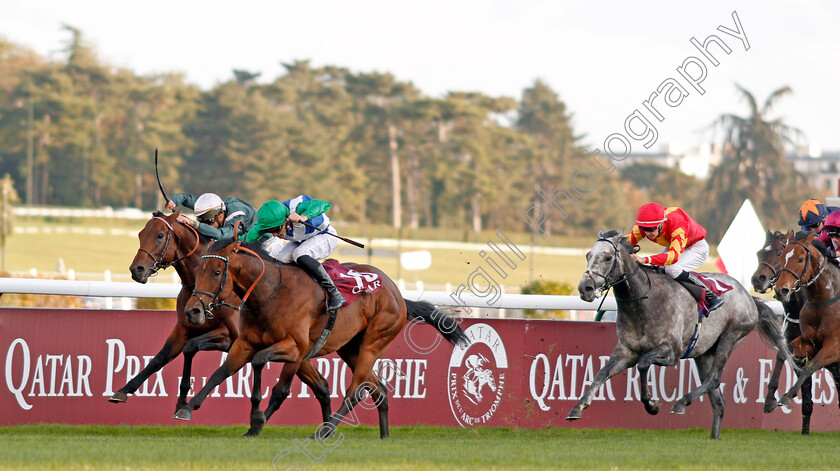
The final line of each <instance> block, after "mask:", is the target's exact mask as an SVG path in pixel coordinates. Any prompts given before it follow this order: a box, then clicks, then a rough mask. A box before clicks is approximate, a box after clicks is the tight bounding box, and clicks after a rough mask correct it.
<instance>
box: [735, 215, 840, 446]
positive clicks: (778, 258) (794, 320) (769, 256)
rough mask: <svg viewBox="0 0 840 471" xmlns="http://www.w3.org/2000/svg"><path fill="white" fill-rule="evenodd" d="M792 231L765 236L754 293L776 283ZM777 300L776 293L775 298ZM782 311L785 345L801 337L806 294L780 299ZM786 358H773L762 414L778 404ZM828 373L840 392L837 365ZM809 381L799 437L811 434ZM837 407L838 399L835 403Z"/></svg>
mask: <svg viewBox="0 0 840 471" xmlns="http://www.w3.org/2000/svg"><path fill="white" fill-rule="evenodd" d="M793 236H794V232H793V231H792V230H789V231H788V232H786V233H782V232H779V231H773V232H771V231H767V236H766V237H765V241H764V247H762V248H761V249H760V250H759V251H758V252H757V253H756V257H758V268H756V270H755V273H753V276H752V278H751V279H750V281H751V282H752V286H753V290H755V291H756V292H757V293H762V294H763V293H766V292H767V291H768V290H770V289H772V288H773V287H774V286H775V285H776V280H777V278H778V277H779V273H780V270H781V268H782V252H783V251H784V249H785V247H787V244H788V243H790V242H791V241H792V240H793ZM774 297H775V298H776V299H779V298H780V296H779V294H778V293H775V296H774ZM779 301H781V303H782V307H783V308H784V311H785V322H784V323H783V327H782V331H783V332H784V334H785V340H787V342H788V345H790V342H791V341H793V339H795V338H797V337H799V336H800V335H801V330H800V329H799V311H800V310H801V309H802V306H804V305H805V292H804V291H802V290H799V291H796V292H795V293H793V294H792V295H791V296H790V299H788V300H787V301H784V300H781V299H779ZM784 362H785V359H784V357H783V356H782V355H781V354H777V355H776V362H775V363H774V365H773V373H772V374H771V375H770V382H769V384H768V385H767V396H766V397H765V400H764V412H765V413H770V412H773V410H775V409H776V407H777V406H778V405H779V404H778V402H776V391H777V390H778V387H779V377H780V376H781V374H782V368H783V367H784ZM797 366H798V367H799V368H802V366H803V362H802V361H801V360H800V359H797ZM826 369H827V370H829V371H830V372H831V376H832V378H833V379H834V384H835V389H836V390H837V391H840V363H832V364H831V365H828V366H827V367H826ZM812 393H813V391H812V382H811V378H810V377H808V379H806V380H805V382H803V383H802V434H803V435H808V434H809V433H810V431H811V415H812V413H813V411H814V400H813V397H812ZM838 404H840V400H838Z"/></svg>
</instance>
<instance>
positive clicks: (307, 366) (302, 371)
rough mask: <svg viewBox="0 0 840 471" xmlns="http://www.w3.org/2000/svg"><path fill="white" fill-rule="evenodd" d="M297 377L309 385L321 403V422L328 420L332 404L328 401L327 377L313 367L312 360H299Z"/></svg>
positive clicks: (328, 387)
mask: <svg viewBox="0 0 840 471" xmlns="http://www.w3.org/2000/svg"><path fill="white" fill-rule="evenodd" d="M297 377H298V378H300V380H301V381H303V383H304V384H306V385H307V386H309V389H310V390H312V394H313V395H315V399H317V400H318V402H319V403H320V404H321V418H322V419H323V422H326V421H328V420H330V415H331V414H332V404H331V403H330V383H328V382H327V379H326V378H324V376H323V375H322V374H321V373H320V372H319V371H318V369H317V368H315V364H314V363H312V360H306V361H303V362H301V364H300V368H299V369H298V371H297Z"/></svg>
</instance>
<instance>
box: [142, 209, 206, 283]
mask: <svg viewBox="0 0 840 471" xmlns="http://www.w3.org/2000/svg"><path fill="white" fill-rule="evenodd" d="M152 219H159V220H161V221H163V223H164V224H165V225H166V227H167V228H168V229H169V232H167V233H166V243H164V245H163V250H162V251H161V252H160V255H159V256H155V254H153V253H152V252H150V251H148V250H146V249H145V248H143V247H140V248H139V249H138V250H140V251H142V252H146V253H147V254H149V257H151V258H152V260H154V261H155V263H154V264H152V266H151V268H149V271H150V273H149V276H154V275H156V274H157V272H158V271H160V270H165V269H167V268H169V267H171V266H172V265H174V264H176V263H178V262H180V261H181V260H184V259H185V258H187V257H189V256H190V255H192V254H194V253H195V251H196V250H198V246H199V245H200V244H201V238H200V237H199V236H198V231H196V230H195V229H194V228H192V227H190V226H187V225H184V227H187V228H189V229H190V230H191V231H193V233H195V247H193V249H192V250H190V252H189V253H188V254H186V255H184V256H183V257H180V258H176V259H175V260H172V261H171V262H164V261H163V259H164V258H165V257H166V253H167V252H169V246H170V245H171V244H172V237H173V235H174V236H175V238H177V239H178V244H177V245H176V246H175V253H176V255H177V253H178V246H180V245H181V237H179V236H178V234H177V233H176V232H175V228H174V227H172V224H170V223H169V221H167V220H166V218H162V217H160V216H155V217H153V218H152Z"/></svg>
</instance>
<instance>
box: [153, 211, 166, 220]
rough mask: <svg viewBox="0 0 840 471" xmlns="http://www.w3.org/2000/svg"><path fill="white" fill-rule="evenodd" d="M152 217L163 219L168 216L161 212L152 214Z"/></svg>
mask: <svg viewBox="0 0 840 471" xmlns="http://www.w3.org/2000/svg"><path fill="white" fill-rule="evenodd" d="M152 217H153V218H163V217H166V216H165V215H164V214H163V213H162V212H160V211H155V212H153V213H152Z"/></svg>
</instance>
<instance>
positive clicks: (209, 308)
mask: <svg viewBox="0 0 840 471" xmlns="http://www.w3.org/2000/svg"><path fill="white" fill-rule="evenodd" d="M240 250H241V251H244V252H248V253H250V254H252V255H254V256H255V257H257V260H259V261H260V264H261V265H262V268H261V270H260V274H259V276H257V278H256V279H255V280H254V282H253V283H251V286H250V287H248V290H247V291H246V292H245V296H243V297H242V301H241V302H240V303H239V306H234V305H233V304H230V303H227V302H224V301H220V300H219V296H220V295H221V294H222V291H223V290H224V287H225V283H227V280H228V272H229V271H230V258H229V257H223V256H221V255H215V254H208V255H202V256H201V258H202V260H203V259H205V258H217V259H219V260H222V261H223V262H225V268H224V273H223V274H222V282H221V283H219V288H218V289H217V290H216V292H215V293H211V292H209V291H202V290H200V289H193V292H192V296H195V297H196V298H197V299H198V300H199V302H201V306H202V308H203V309H204V312H205V316H206V317H207V318H208V319H212V318H213V309H217V308H220V307H222V306H227V307H229V308H232V309H234V310H237V311H238V310H251V309H248V308H246V307H245V301H246V300H247V299H248V297H249V296H250V295H251V292H252V291H253V290H254V288H255V287H256V286H257V283H259V281H260V279H262V276H263V274H264V273H265V262H264V261H263V259H262V257H260V256H259V255H258V254H257V253H256V252H254V251H253V250H251V249H248V248H246V247H236V248H235V249H234V251H235V252H237V251H240ZM237 268H239V269H240V270H241V269H242V267H241V266H239V267H237ZM281 286H283V280H282V272H281V279H280V283H277V287H276V288H275V289H274V292H273V293H272V294H271V296H269V297H268V299H266V300H265V301H263V302H262V303H261V304H260V305H259V306H257V307H256V308H254V310H258V309H259V308H261V307H263V306H264V305H265V304H266V303H267V302H268V301H270V300H271V298H273V297H274V295H276V294H277V292H278V291H280V287H281ZM200 294H203V295H205V296H211V297H212V300H211V301H210V302H209V303H205V302H204V299H202V298H201V296H199V295H200ZM192 296H191V297H192Z"/></svg>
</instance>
